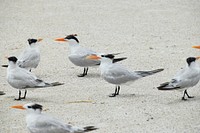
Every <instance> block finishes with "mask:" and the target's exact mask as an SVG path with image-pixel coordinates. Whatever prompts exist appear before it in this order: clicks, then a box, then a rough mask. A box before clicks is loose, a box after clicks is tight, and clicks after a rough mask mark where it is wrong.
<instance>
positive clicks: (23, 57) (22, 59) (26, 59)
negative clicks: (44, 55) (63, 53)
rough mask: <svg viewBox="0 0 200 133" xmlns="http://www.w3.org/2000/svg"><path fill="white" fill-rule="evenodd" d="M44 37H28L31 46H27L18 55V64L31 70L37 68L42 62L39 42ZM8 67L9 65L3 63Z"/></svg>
mask: <svg viewBox="0 0 200 133" xmlns="http://www.w3.org/2000/svg"><path fill="white" fill-rule="evenodd" d="M42 40H43V39H28V43H29V47H27V48H26V49H25V50H24V51H23V52H22V53H21V54H20V55H19V57H18V60H17V65H18V66H19V67H21V68H25V69H27V70H29V71H31V69H32V68H36V67H37V66H38V64H39V62H40V50H39V43H38V42H40V41H42ZM2 67H8V65H2Z"/></svg>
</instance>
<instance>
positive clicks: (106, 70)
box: [86, 54, 164, 97]
mask: <svg viewBox="0 0 200 133" xmlns="http://www.w3.org/2000/svg"><path fill="white" fill-rule="evenodd" d="M86 58H88V59H93V60H101V64H100V70H101V76H102V77H103V79H104V80H106V81H107V82H108V83H111V84H115V85H116V88H115V92H114V93H113V94H112V95H110V97H115V96H116V95H119V90H120V85H122V84H125V83H128V82H133V81H135V80H137V79H140V78H142V77H146V76H149V75H152V74H155V73H158V72H161V71H163V70H164V69H156V70H152V71H129V70H127V69H126V68H124V67H122V66H121V65H119V64H113V62H112V61H113V59H114V55H112V54H108V55H102V56H101V57H99V56H96V55H90V56H87V57H86Z"/></svg>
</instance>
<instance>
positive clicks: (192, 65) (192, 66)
mask: <svg viewBox="0 0 200 133" xmlns="http://www.w3.org/2000/svg"><path fill="white" fill-rule="evenodd" d="M188 67H190V68H197V67H199V66H198V65H197V63H196V62H191V63H190V64H189V65H188Z"/></svg>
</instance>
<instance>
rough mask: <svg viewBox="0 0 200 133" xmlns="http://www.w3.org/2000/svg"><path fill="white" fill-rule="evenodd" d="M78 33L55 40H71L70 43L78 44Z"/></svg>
mask: <svg viewBox="0 0 200 133" xmlns="http://www.w3.org/2000/svg"><path fill="white" fill-rule="evenodd" d="M76 36H77V35H76V34H72V35H68V36H66V37H65V38H57V39H55V41H59V42H69V45H72V46H73V45H76V44H79V40H78V39H77V38H76Z"/></svg>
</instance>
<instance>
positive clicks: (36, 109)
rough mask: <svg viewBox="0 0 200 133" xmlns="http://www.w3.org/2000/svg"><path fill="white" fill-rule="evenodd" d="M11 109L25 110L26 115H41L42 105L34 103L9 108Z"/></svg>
mask: <svg viewBox="0 0 200 133" xmlns="http://www.w3.org/2000/svg"><path fill="white" fill-rule="evenodd" d="M11 108H16V109H22V110H26V111H27V112H28V113H41V112H42V105H40V104H36V103H27V104H24V105H15V106H11Z"/></svg>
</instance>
